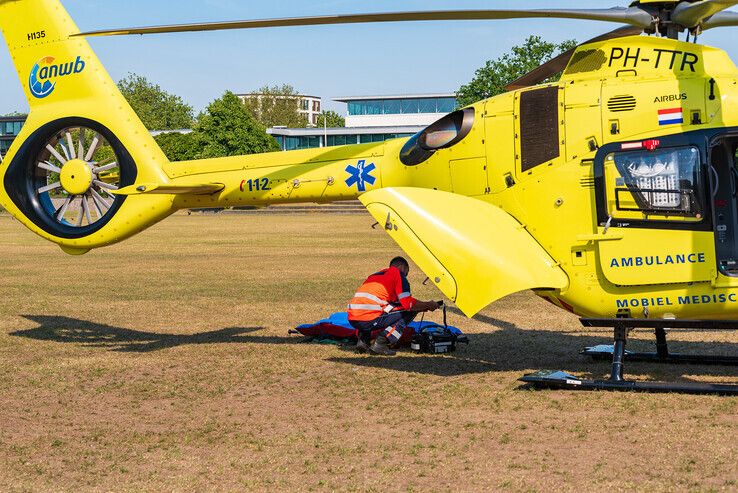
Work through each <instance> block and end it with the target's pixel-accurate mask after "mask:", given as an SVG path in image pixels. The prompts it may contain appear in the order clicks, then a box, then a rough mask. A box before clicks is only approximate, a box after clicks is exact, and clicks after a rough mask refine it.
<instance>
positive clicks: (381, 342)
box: [369, 336, 397, 356]
mask: <svg viewBox="0 0 738 493" xmlns="http://www.w3.org/2000/svg"><path fill="white" fill-rule="evenodd" d="M388 342H389V341H387V338H386V337H385V336H379V337H377V339H376V340H375V341H374V344H372V345H371V347H370V348H369V351H371V352H372V353H373V354H378V355H379V356H394V355H396V354H397V353H396V352H395V351H393V350H391V349H390V347H389V344H388Z"/></svg>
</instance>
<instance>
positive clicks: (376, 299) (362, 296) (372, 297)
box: [354, 293, 409, 309]
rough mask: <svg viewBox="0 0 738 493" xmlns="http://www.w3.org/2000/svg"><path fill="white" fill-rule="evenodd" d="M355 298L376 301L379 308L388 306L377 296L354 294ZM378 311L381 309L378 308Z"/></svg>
mask: <svg viewBox="0 0 738 493" xmlns="http://www.w3.org/2000/svg"><path fill="white" fill-rule="evenodd" d="M408 296H409V293H408ZM356 298H366V299H369V300H372V301H376V302H377V303H379V304H380V305H381V306H384V305H387V304H388V303H387V302H386V301H385V300H383V299H382V298H380V297H378V296H374V295H373V294H371V293H356V294H355V295H354V299H356ZM380 309H381V308H380Z"/></svg>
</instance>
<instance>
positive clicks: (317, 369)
mask: <svg viewBox="0 0 738 493" xmlns="http://www.w3.org/2000/svg"><path fill="white" fill-rule="evenodd" d="M371 223H372V221H371V219H370V218H369V216H362V215H360V216H338V215H316V216H305V215H298V216H237V217H234V216H230V217H226V216H215V217H212V216H191V217H187V216H175V217H173V218H171V219H170V220H167V221H165V222H164V223H162V224H160V225H158V226H156V227H155V228H153V229H151V230H149V231H147V232H145V233H144V234H142V235H140V236H138V237H136V238H133V239H131V240H129V241H127V242H124V243H123V244H120V245H117V246H114V247H110V248H107V249H104V250H101V251H96V252H93V253H91V254H88V255H86V256H84V257H80V258H75V257H68V256H65V255H63V254H62V253H61V251H60V250H59V249H58V248H57V247H55V246H53V245H50V244H47V243H45V242H43V241H42V240H40V239H38V238H36V237H35V236H34V235H32V234H31V233H28V232H27V231H26V230H25V229H23V228H22V227H21V226H20V225H19V224H17V223H15V222H14V221H12V220H11V219H10V218H9V216H7V215H4V216H0V255H2V256H3V258H6V259H7V260H6V261H5V262H4V263H3V264H2V265H0V279H1V281H0V282H1V283H2V286H3V294H2V296H0V409H1V410H2V411H1V412H2V417H0V464H2V467H0V484H2V485H3V489H4V490H11V491H26V490H56V491H58V490H75V491H77V490H95V491H101V490H105V491H108V490H122V491H127V490H130V491H140V490H142V489H143V490H170V491H171V490H174V491H183V490H241V489H251V490H266V489H270V490H272V489H277V490H290V491H294V490H306V491H310V490H316V491H319V490H320V491H322V490H346V491H384V490H407V491H429V490H431V491H460V490H461V491H480V490H510V491H522V490H525V491H549V490H553V489H556V490H563V491H572V490H578V491H581V490H589V491H592V490H602V489H612V490H619V491H623V490H632V489H635V490H642V491H675V490H681V491H684V490H693V491H709V490H714V491H721V490H724V491H735V490H737V489H738V473H737V472H736V471H737V470H736V467H735V458H736V456H737V452H738V450H736V449H737V447H738V446H737V445H736V440H735V437H736V434H737V433H738V399H735V398H720V397H713V396H685V395H645V394H611V393H576V392H533V391H521V390H518V389H517V387H518V385H517V382H516V379H517V378H518V377H519V376H521V375H522V374H523V373H525V372H527V371H531V370H534V369H539V368H562V369H567V370H569V371H572V372H575V373H577V374H580V375H592V376H597V377H599V376H604V375H605V374H606V373H607V370H608V368H607V365H606V364H601V363H593V362H590V361H588V360H586V359H582V358H581V357H579V356H578V355H577V351H578V350H579V349H580V347H581V346H584V345H588V344H592V343H599V342H602V341H607V340H608V338H609V335H608V334H607V333H605V332H587V331H584V330H583V329H582V328H581V327H580V326H579V324H578V322H577V320H576V318H575V317H573V316H570V315H568V314H566V313H563V312H558V311H552V309H551V306H550V305H548V304H546V303H544V302H543V301H541V300H539V299H538V298H536V297H534V296H532V295H530V294H520V295H515V296H511V297H509V298H506V299H505V300H502V301H500V302H499V303H496V304H494V305H493V306H492V307H490V308H488V309H487V310H485V311H484V312H483V313H482V314H481V316H479V317H477V319H475V320H471V321H470V320H465V319H463V318H462V317H461V316H459V315H456V314H451V320H450V321H451V322H452V323H454V324H456V325H459V326H460V327H462V328H463V329H464V330H465V331H466V332H468V333H470V334H471V336H472V343H471V345H470V346H469V347H468V348H467V347H462V348H461V349H460V350H459V351H458V352H457V353H455V354H454V355H451V356H427V355H413V354H407V353H403V354H402V355H400V356H398V357H397V358H394V359H380V358H371V357H365V356H358V355H355V354H352V353H350V352H346V351H343V350H341V349H340V348H338V347H335V346H321V345H311V344H301V343H300V339H299V338H295V337H290V336H288V334H287V330H288V329H290V328H292V327H294V326H295V325H297V324H299V323H303V322H305V321H310V320H313V319H318V318H322V317H323V316H325V315H328V314H329V313H331V312H332V311H338V310H340V309H341V308H342V307H343V306H344V305H345V303H346V301H347V299H348V297H349V296H350V295H351V294H352V293H353V290H354V289H355V288H356V286H357V285H358V284H359V283H360V282H361V281H362V280H363V278H364V277H365V276H366V275H367V274H368V273H370V272H372V271H373V270H375V269H376V268H377V266H380V265H383V264H384V263H386V262H387V260H388V259H389V258H391V257H392V256H393V255H395V254H397V253H398V249H397V248H396V246H395V245H394V244H393V243H392V242H391V240H390V239H389V238H388V237H387V236H386V235H384V233H383V232H381V231H373V230H371V229H370V228H369V226H370V224H371ZM422 280H423V276H422V274H420V273H419V272H418V270H417V269H415V270H413V272H411V281H412V283H413V286H414V287H415V290H416V292H417V294H418V295H419V296H421V297H426V298H431V297H437V296H438V294H437V293H436V292H434V290H433V288H431V287H424V286H422V285H421V282H422ZM675 337H676V338H678V339H679V340H680V343H681V345H682V347H683V348H685V349H687V350H694V349H695V348H697V349H705V348H706V347H711V345H712V342H721V343H723V344H725V345H726V346H727V348H728V349H729V350H734V349H736V347H737V345H738V335H734V334H725V333H720V334H715V335H712V334H711V335H709V336H702V338H705V337H708V338H709V340H707V341H706V340H704V339H700V337H699V336H697V335H694V334H678V335H676V336H675ZM638 338H639V339H641V340H642V342H636V344H643V345H644V347H647V346H648V345H650V344H651V342H650V337H649V336H648V334H646V333H642V334H640V335H638ZM733 352H734V353H735V351H733ZM628 369H629V370H630V372H631V374H634V375H637V376H639V378H643V379H649V378H654V379H663V378H666V379H683V378H684V379H707V380H720V379H723V380H728V381H735V380H736V377H738V375H737V374H736V370H735V369H729V368H723V367H716V368H710V367H667V368H664V367H659V366H655V365H648V364H631V365H629V367H628Z"/></svg>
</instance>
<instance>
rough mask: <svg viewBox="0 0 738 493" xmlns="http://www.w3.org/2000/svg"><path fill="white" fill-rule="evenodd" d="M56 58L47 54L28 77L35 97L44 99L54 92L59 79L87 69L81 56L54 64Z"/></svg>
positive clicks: (30, 88)
mask: <svg viewBox="0 0 738 493" xmlns="http://www.w3.org/2000/svg"><path fill="white" fill-rule="evenodd" d="M55 60H56V59H55V58H54V57H51V56H47V57H44V58H42V59H41V60H39V61H38V62H36V65H34V66H33V68H32V69H31V75H30V77H29V78H28V88H29V90H30V91H31V94H33V97H35V98H38V99H42V98H45V97H46V96H48V95H49V94H51V93H52V92H54V88H55V87H56V82H57V79H59V78H61V77H66V76H67V75H71V74H78V73H80V72H82V71H83V70H84V69H85V62H84V61H83V60H82V58H81V57H77V59H76V60H73V61H71V62H67V63H60V64H54V61H55Z"/></svg>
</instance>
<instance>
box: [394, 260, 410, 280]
mask: <svg viewBox="0 0 738 493" xmlns="http://www.w3.org/2000/svg"><path fill="white" fill-rule="evenodd" d="M390 267H396V268H397V269H398V270H399V271H400V273H401V274H402V275H403V276H407V275H408V273H409V272H410V264H408V263H407V260H405V259H404V258H403V257H395V258H393V259H392V262H390Z"/></svg>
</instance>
